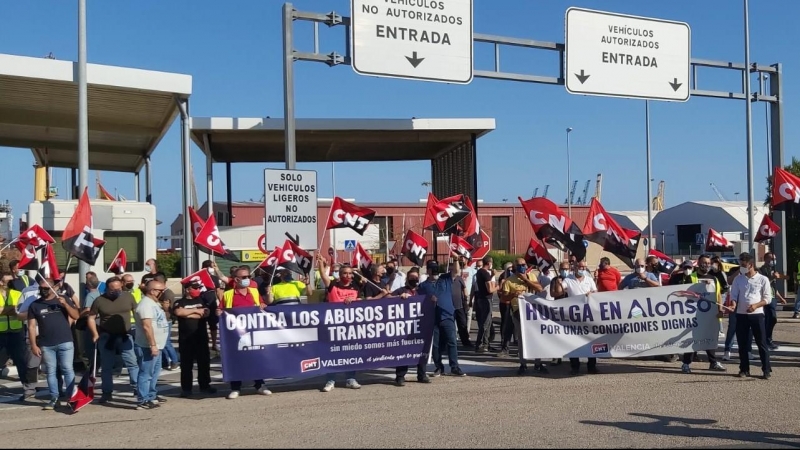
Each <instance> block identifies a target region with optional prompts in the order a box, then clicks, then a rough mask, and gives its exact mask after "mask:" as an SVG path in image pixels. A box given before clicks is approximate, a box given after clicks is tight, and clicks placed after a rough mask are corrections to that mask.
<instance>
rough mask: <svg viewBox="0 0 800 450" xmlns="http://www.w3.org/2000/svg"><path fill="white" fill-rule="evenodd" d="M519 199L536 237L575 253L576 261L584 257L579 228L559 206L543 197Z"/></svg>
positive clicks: (583, 246) (581, 235)
mask: <svg viewBox="0 0 800 450" xmlns="http://www.w3.org/2000/svg"><path fill="white" fill-rule="evenodd" d="M519 201H520V203H522V208H523V209H524V210H525V215H526V216H528V220H529V221H530V224H531V227H532V228H533V232H534V234H536V237H538V238H539V239H540V240H542V241H543V242H548V243H551V242H552V243H558V245H559V246H562V249H566V250H569V251H570V253H572V254H573V255H575V257H576V258H577V259H578V261H581V260H583V258H585V257H586V246H585V245H584V243H583V233H582V232H581V229H580V228H578V225H576V224H575V222H573V221H572V219H571V218H569V217H567V215H566V214H565V213H564V211H562V210H561V208H559V207H558V206H557V205H556V204H555V203H553V202H552V201H550V200H548V199H546V198H544V197H534V198H532V199H530V200H523V199H522V197H519Z"/></svg>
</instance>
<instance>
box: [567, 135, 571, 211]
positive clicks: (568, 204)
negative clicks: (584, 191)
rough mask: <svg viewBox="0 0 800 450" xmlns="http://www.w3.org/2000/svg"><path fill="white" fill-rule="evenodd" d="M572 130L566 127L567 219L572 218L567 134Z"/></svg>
mask: <svg viewBox="0 0 800 450" xmlns="http://www.w3.org/2000/svg"><path fill="white" fill-rule="evenodd" d="M571 132H572V128H567V215H568V216H569V219H570V220H572V196H571V195H570V187H569V185H570V181H569V180H570V178H571V177H572V174H571V173H570V170H571V169H570V163H569V134H570V133H571Z"/></svg>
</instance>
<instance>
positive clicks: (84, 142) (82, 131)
mask: <svg viewBox="0 0 800 450" xmlns="http://www.w3.org/2000/svg"><path fill="white" fill-rule="evenodd" d="M88 185H89V85H88V81H87V79H86V0H78V195H79V196H82V195H83V192H84V191H85V190H86V187H87V186H88ZM79 198H80V197H79ZM88 271H89V264H86V263H85V262H83V261H79V262H78V285H79V286H78V292H79V293H80V294H79V295H80V297H81V298H83V297H84V292H85V291H86V289H85V284H84V281H85V280H86V273H87V272H88Z"/></svg>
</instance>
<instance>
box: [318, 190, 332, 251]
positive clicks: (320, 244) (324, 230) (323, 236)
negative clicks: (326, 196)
mask: <svg viewBox="0 0 800 450" xmlns="http://www.w3.org/2000/svg"><path fill="white" fill-rule="evenodd" d="M334 201H336V197H334V198H333V201H332V202H331V206H330V207H329V208H328V218H327V219H325V225H324V226H323V228H322V233H320V235H319V240H318V242H319V244H317V251H316V252H315V255H319V252H320V251H321V250H322V241H323V240H324V239H325V232H326V231H328V222H330V221H331V213H332V212H333V202H334ZM333 251H334V252H336V242H334V243H333Z"/></svg>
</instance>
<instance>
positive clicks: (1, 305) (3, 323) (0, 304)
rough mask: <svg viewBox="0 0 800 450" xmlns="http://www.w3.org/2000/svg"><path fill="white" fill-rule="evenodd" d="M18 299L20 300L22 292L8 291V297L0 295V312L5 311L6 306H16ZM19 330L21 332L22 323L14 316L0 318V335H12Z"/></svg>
mask: <svg viewBox="0 0 800 450" xmlns="http://www.w3.org/2000/svg"><path fill="white" fill-rule="evenodd" d="M20 298H22V292H20V291H17V290H14V289H10V290H9V291H8V297H3V296H2V295H0V310H2V309H5V308H6V307H7V306H14V307H16V306H18V305H19V299H20ZM20 330H22V321H21V320H19V318H18V317H17V316H16V315H14V316H0V333H8V332H12V333H13V332H16V331H20Z"/></svg>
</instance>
